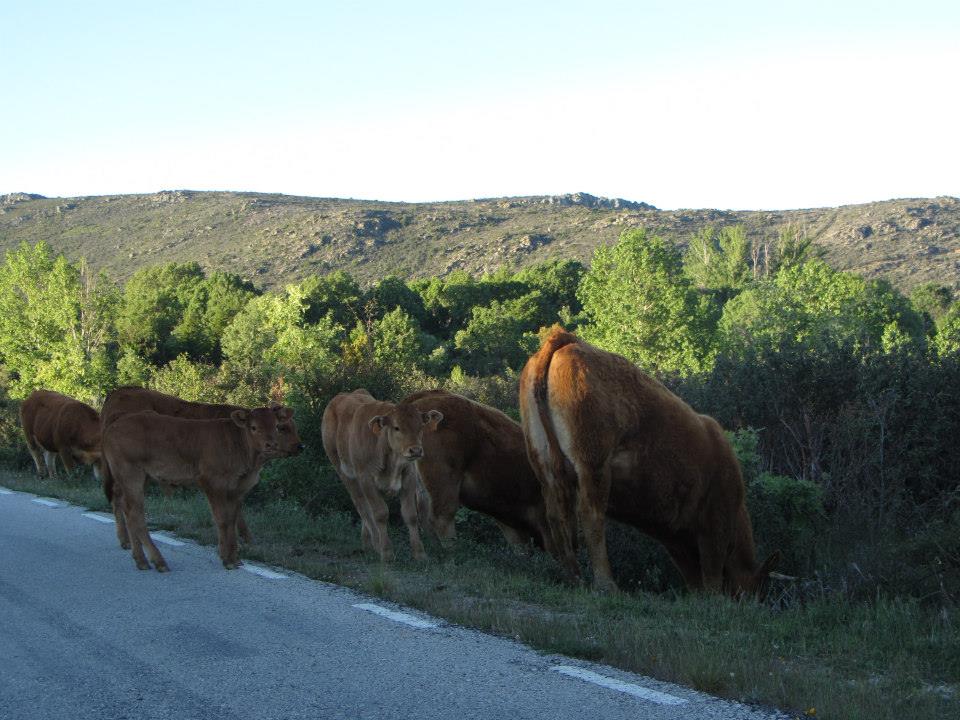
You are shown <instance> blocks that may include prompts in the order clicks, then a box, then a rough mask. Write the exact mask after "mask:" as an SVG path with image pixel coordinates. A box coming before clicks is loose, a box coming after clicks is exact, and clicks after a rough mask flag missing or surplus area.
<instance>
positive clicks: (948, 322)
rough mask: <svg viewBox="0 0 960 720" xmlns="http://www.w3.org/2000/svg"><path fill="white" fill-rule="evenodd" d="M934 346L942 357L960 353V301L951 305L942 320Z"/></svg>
mask: <svg viewBox="0 0 960 720" xmlns="http://www.w3.org/2000/svg"><path fill="white" fill-rule="evenodd" d="M933 344H934V347H935V348H936V351H937V353H939V354H940V355H941V356H943V355H948V354H955V353H960V301H958V302H955V303H954V304H953V305H951V306H950V310H948V311H947V313H946V314H944V316H943V318H942V319H941V320H940V325H939V327H938V328H937V334H936V337H935V338H934V341H933Z"/></svg>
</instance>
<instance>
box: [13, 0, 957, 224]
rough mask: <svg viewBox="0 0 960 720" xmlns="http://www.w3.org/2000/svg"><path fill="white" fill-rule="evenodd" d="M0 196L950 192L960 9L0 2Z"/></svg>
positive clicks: (773, 201)
mask: <svg viewBox="0 0 960 720" xmlns="http://www.w3.org/2000/svg"><path fill="white" fill-rule="evenodd" d="M0 67H2V68H3V80H2V88H3V90H2V95H0V97H2V98H3V100H2V101H0V138H2V148H3V149H2V151H0V194H2V193H7V192H17V191H23V192H35V193H41V194H43V195H48V196H64V197H68V196H77V195H101V194H119V193H141V192H154V191H157V190H161V189H179V188H189V189H194V190H244V191H257V192H280V193H287V194H294V195H310V196H319V197H354V198H364V199H378V200H402V201H425V200H461V199H467V198H474V197H495V196H505V195H544V194H559V193H568V192H578V191H583V192H588V193H592V194H594V195H604V196H608V197H622V198H627V199H629V200H638V201H645V202H649V203H651V204H653V205H656V206H657V207H660V208H680V207H711V208H730V209H787V208H799V207H820V206H834V205H842V204H849V203H857V202H869V201H874V200H886V199H889V198H894V197H932V196H936V195H954V196H960V3H957V2H956V1H955V0H953V1H951V2H947V1H945V0H942V1H941V0H914V1H913V2H911V3H896V4H885V3H882V2H881V3H878V2H876V0H874V2H861V1H860V0H851V1H849V2H848V1H845V0H834V2H820V1H818V0H812V1H808V2H783V3H771V2H769V1H767V2H726V3H723V2H702V1H697V2H680V1H679V0H677V1H674V2H659V1H658V2H649V1H646V0H641V1H637V2H608V1H605V0H597V1H596V2H593V3H589V2H577V3H573V2H565V1H563V0H555V1H554V2H549V3H545V2H535V3H534V2H530V3H520V2H501V1H499V0H488V2H485V3H483V4H478V3H455V2H406V3H390V2H355V3H341V2H337V3H331V2H306V1H303V2H300V1H297V2H294V1H289V2H287V1H284V0H276V1H275V2H259V3H257V2H246V1H242V0H241V1H233V2H204V1H203V0H196V1H195V2H181V1H179V0H173V1H171V2H166V3H138V2H129V0H127V1H126V2H119V1H113V0H111V1H102V2H98V1H97V0H89V1H88V2H84V3H77V2H44V1H42V0H41V1H38V2H20V1H19V0H18V2H9V1H8V0H0Z"/></svg>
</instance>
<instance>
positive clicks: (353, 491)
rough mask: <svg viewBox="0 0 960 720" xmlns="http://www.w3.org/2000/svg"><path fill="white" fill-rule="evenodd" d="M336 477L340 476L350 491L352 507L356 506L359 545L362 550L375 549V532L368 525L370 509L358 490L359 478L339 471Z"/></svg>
mask: <svg viewBox="0 0 960 720" xmlns="http://www.w3.org/2000/svg"><path fill="white" fill-rule="evenodd" d="M337 477H339V478H340V482H342V483H343V486H344V487H345V488H346V489H347V492H348V493H350V499H351V500H352V501H353V507H354V508H356V510H357V514H358V515H359V516H360V546H361V547H363V549H364V550H367V549H370V550H376V549H377V547H378V546H377V544H376V543H375V542H374V538H375V534H374V531H373V530H372V528H371V525H370V510H369V508H368V506H367V505H368V504H367V500H366V498H365V497H364V496H363V492H362V491H361V490H360V482H359V480H357V479H356V478H352V477H347V476H346V475H342V474H341V473H340V472H337Z"/></svg>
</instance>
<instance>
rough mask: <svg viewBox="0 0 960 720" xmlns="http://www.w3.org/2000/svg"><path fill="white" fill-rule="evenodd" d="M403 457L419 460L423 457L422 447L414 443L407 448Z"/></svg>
mask: <svg viewBox="0 0 960 720" xmlns="http://www.w3.org/2000/svg"><path fill="white" fill-rule="evenodd" d="M404 457H406V458H407V460H419V459H420V458H422V457H423V448H422V447H421V446H420V445H414V446H413V447H412V448H407V452H406V453H405V454H404Z"/></svg>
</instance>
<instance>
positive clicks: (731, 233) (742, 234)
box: [683, 225, 753, 297]
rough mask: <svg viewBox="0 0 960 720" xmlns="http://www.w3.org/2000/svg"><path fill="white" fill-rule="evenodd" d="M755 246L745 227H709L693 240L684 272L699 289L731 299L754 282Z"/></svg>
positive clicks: (686, 256)
mask: <svg viewBox="0 0 960 720" xmlns="http://www.w3.org/2000/svg"><path fill="white" fill-rule="evenodd" d="M752 247H753V244H752V243H751V242H750V241H749V240H748V239H747V233H746V231H745V230H744V228H743V226H742V225H736V226H733V227H725V228H722V229H721V230H720V231H719V232H718V231H716V230H715V229H714V228H713V227H706V228H704V229H703V230H701V231H700V232H698V233H697V234H696V235H694V236H693V237H692V238H691V240H690V245H689V247H688V248H687V252H686V255H685V256H684V261H683V264H684V269H685V270H686V272H687V275H688V276H689V277H690V279H691V280H692V281H693V283H694V285H696V286H697V287H698V288H700V289H702V290H715V291H719V292H722V293H723V294H724V295H725V297H731V296H732V295H734V294H735V293H736V292H737V291H739V290H741V289H742V288H743V287H744V286H746V284H747V283H748V282H750V281H751V280H752V279H753V270H752V269H751V249H752Z"/></svg>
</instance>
